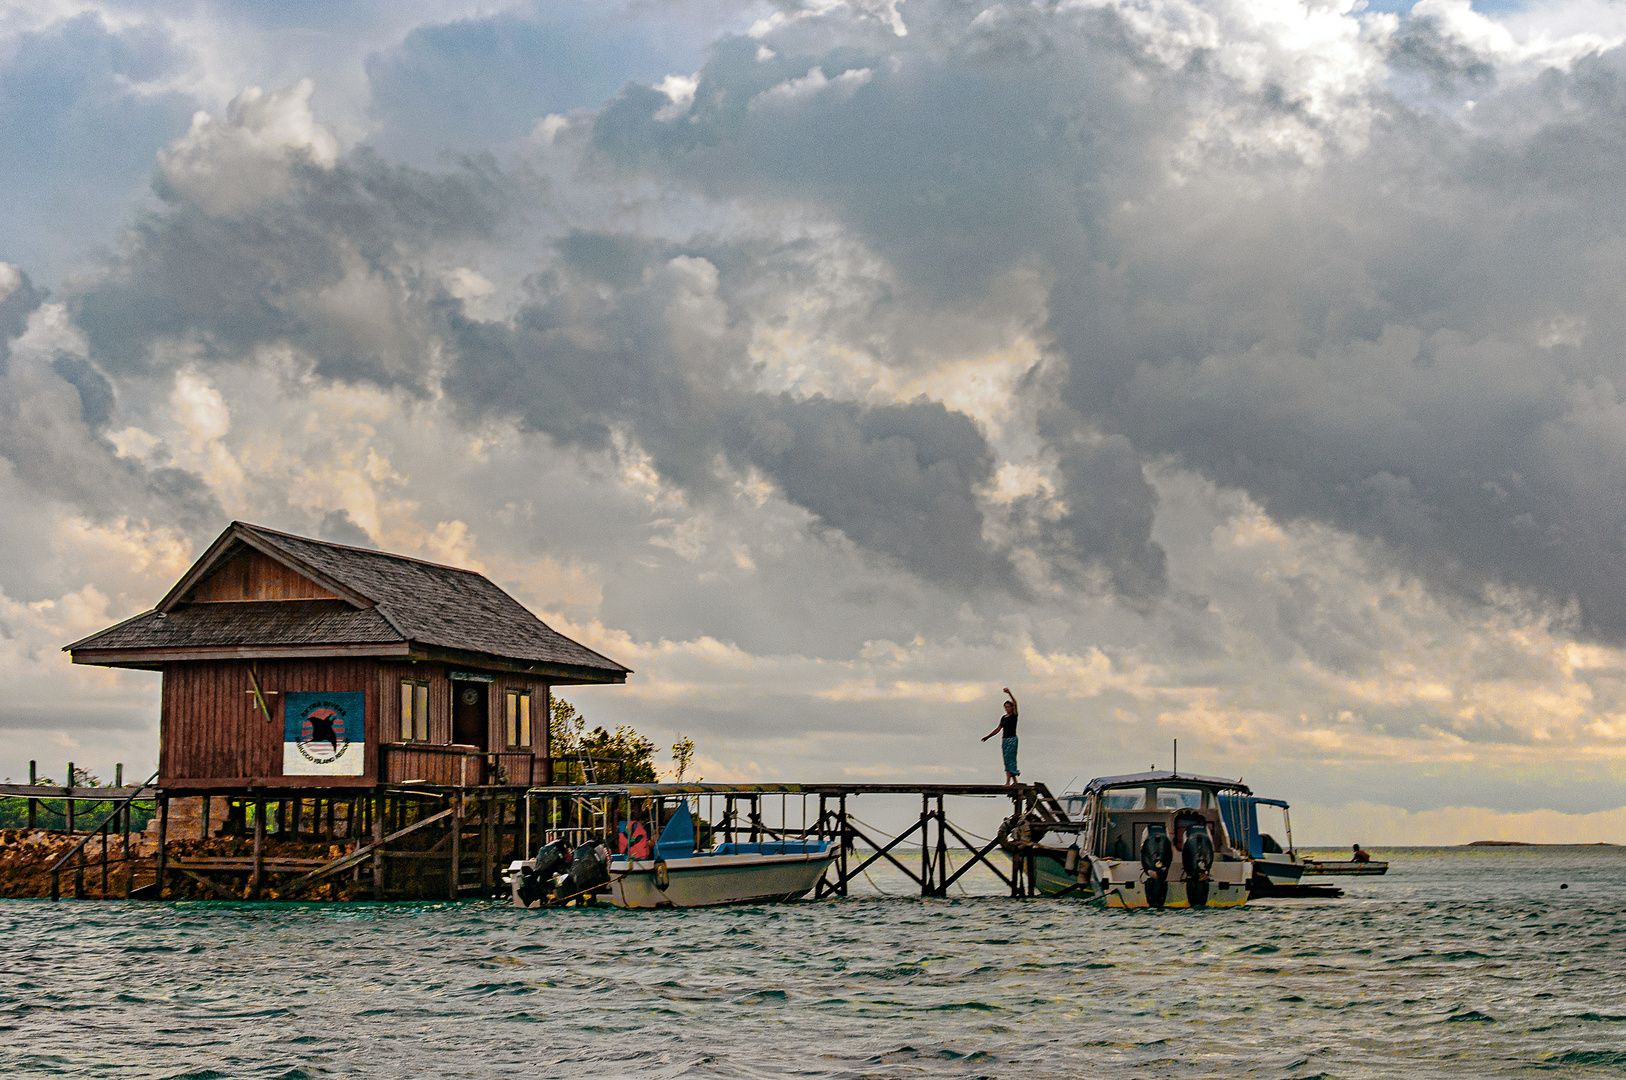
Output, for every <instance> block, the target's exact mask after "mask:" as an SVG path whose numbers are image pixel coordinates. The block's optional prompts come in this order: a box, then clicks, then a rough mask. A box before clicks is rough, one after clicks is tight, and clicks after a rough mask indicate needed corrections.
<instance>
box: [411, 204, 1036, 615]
mask: <svg viewBox="0 0 1626 1080" xmlns="http://www.w3.org/2000/svg"><path fill="white" fill-rule="evenodd" d="M560 247H561V250H562V252H563V254H564V255H565V257H566V263H567V264H566V265H565V266H564V267H562V268H561V269H560V270H558V271H557V272H555V273H553V274H550V275H548V276H547V277H546V278H545V279H543V280H541V281H539V282H538V283H537V289H538V291H539V294H540V295H539V296H538V298H537V299H536V300H535V301H533V302H532V303H529V304H527V305H525V306H524V307H523V308H522V309H521V310H520V311H519V312H518V314H517V315H516V317H515V318H514V320H513V321H512V322H511V323H508V324H498V323H486V322H478V321H475V320H472V319H469V318H468V317H467V316H466V315H465V314H464V313H463V311H462V308H461V305H459V304H456V303H453V302H450V301H446V302H443V304H442V307H441V313H442V328H443V329H442V334H443V337H444V339H445V340H446V341H447V342H448V344H449V345H450V346H451V347H452V349H453V350H454V352H455V356H456V362H455V364H454V366H453V368H452V370H451V372H450V374H449V376H448V378H447V380H446V389H447V391H448V393H449V394H451V395H452V396H453V397H454V399H456V400H458V401H460V402H462V403H463V405H464V407H465V408H468V409H471V410H473V411H475V412H477V413H487V412H495V413H499V414H507V415H510V416H514V417H515V418H517V419H518V420H520V422H521V423H523V424H524V425H525V426H527V427H530V428H532V429H534V430H538V431H544V432H547V433H548V434H549V435H552V436H553V437H554V438H556V439H558V440H560V441H563V442H567V443H575V444H579V445H582V446H584V447H588V448H602V447H604V446H606V445H608V444H609V442H610V439H611V436H612V433H613V432H614V431H616V430H617V429H618V428H621V427H627V428H630V429H631V431H632V432H633V433H634V434H635V435H636V436H637V439H638V442H639V445H640V446H641V447H642V448H643V449H644V450H646V451H647V452H648V453H649V454H650V455H651V456H652V458H653V459H654V464H655V466H656V468H657V469H659V471H660V472H661V474H662V475H663V476H664V477H665V478H667V479H668V480H669V481H671V482H673V483H675V484H678V485H680V486H682V487H683V488H685V489H687V490H689V491H690V492H691V493H693V494H696V495H699V496H702V497H704V496H705V495H707V494H708V493H715V492H719V491H722V490H725V489H724V488H723V487H722V480H721V479H720V478H719V476H718V475H717V469H716V465H717V462H718V461H719V459H722V460H726V461H727V462H729V463H730V464H731V465H732V466H733V467H734V469H736V470H740V471H744V470H747V469H750V468H755V469H758V470H760V471H761V472H762V473H763V474H765V475H766V476H768V477H769V478H771V479H772V480H773V481H774V482H775V483H776V484H777V485H778V486H779V488H780V489H781V490H782V491H783V493H784V494H785V496H786V498H788V499H789V500H790V501H791V502H792V503H794V504H796V505H798V506H801V507H803V508H805V509H807V510H809V511H811V512H812V513H813V514H814V515H815V517H816V518H817V520H818V521H819V522H820V523H821V524H822V525H824V526H827V527H831V528H835V529H839V530H840V531H841V532H842V533H843V534H844V535H846V536H847V537H848V538H849V539H850V540H851V541H853V542H854V543H855V544H857V545H859V546H860V547H862V548H865V549H868V550H870V551H875V552H879V553H881V554H884V555H887V556H890V557H892V558H894V559H896V560H898V561H899V562H900V563H902V564H903V565H904V566H907V567H908V568H909V569H911V570H913V571H915V572H916V573H919V574H921V575H922V576H924V577H926V578H928V579H930V580H934V581H937V582H939V583H944V584H951V585H954V586H956V587H962V588H973V587H977V586H980V585H983V584H993V585H996V586H1002V587H1007V588H1016V587H1017V583H1016V579H1015V577H1014V575H1013V574H1012V572H1011V569H1010V566H1009V563H1008V562H1007V561H1006V559H1005V558H1004V557H1003V556H1002V555H1000V554H998V553H996V552H994V551H993V550H991V548H990V547H989V545H987V544H986V543H985V542H984V541H983V538H982V530H983V517H982V512H981V511H980V510H979V508H978V506H977V498H976V489H977V488H979V487H980V486H981V485H983V484H986V483H987V482H988V481H989V480H990V479H991V477H992V472H993V465H994V460H993V454H992V452H991V451H990V449H989V447H988V444H987V442H986V440H985V439H984V438H983V436H982V434H981V433H980V432H979V431H978V430H977V428H976V425H975V424H974V423H973V422H972V421H971V420H970V419H969V418H968V417H966V416H965V415H964V414H962V413H958V412H954V411H951V410H949V409H946V408H944V407H943V406H942V405H940V404H938V403H936V402H929V401H925V400H919V401H915V402H911V403H907V404H902V405H863V404H859V403H855V402H847V401H834V400H830V399H828V398H825V397H822V396H813V397H809V398H798V397H795V396H792V395H790V394H766V393H760V392H755V391H753V390H751V389H750V388H749V385H748V383H749V374H750V362H749V359H748V356H747V354H746V350H745V346H746V343H747V339H746V337H745V334H744V331H743V330H742V328H741V326H740V324H739V320H737V319H736V318H735V316H734V314H733V313H731V312H730V311H729V310H728V307H727V304H726V301H725V300H723V299H722V298H721V295H722V294H726V293H727V292H728V291H730V290H729V288H728V286H727V283H726V282H719V280H718V271H717V265H716V264H715V263H713V262H712V261H710V260H709V259H701V258H699V257H697V256H695V255H679V256H674V257H671V258H670V259H666V258H665V256H666V254H667V252H665V251H662V250H661V249H660V248H658V247H657V246H655V245H651V244H647V243H641V242H637V241H635V240H631V239H629V238H622V237H606V236H587V235H583V234H574V235H572V236H570V237H568V238H566V239H565V240H564V241H563V242H562V243H561V245H560ZM718 262H720V263H722V264H724V265H725V266H726V265H727V264H728V263H729V262H730V259H729V258H728V257H727V253H726V252H724V253H723V254H722V255H720V256H719V258H718ZM578 269H579V270H580V271H581V273H580V274H579V275H578V274H577V273H576V271H577V270H578ZM749 269H750V265H749V264H746V265H744V266H742V270H745V271H748V270H749ZM608 282H616V283H619V284H622V285H626V286H629V287H627V288H625V289H622V290H613V291H612V290H607V289H606V288H605V287H604V286H605V285H606V284H607V283H608ZM634 282H636V283H637V284H635V285H634V284H632V283H634Z"/></svg>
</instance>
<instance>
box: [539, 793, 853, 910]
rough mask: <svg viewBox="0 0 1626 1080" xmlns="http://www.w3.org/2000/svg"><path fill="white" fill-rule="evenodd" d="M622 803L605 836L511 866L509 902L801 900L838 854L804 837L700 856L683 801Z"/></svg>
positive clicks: (730, 846) (646, 904) (650, 904)
mask: <svg viewBox="0 0 1626 1080" xmlns="http://www.w3.org/2000/svg"><path fill="white" fill-rule="evenodd" d="M643 790H645V791H647V790H648V789H647V788H646V789H643ZM623 798H624V800H625V801H626V802H628V803H635V805H636V806H637V807H638V808H639V813H638V814H636V815H635V816H634V817H633V818H631V819H628V820H622V821H620V822H618V823H616V825H615V828H614V830H613V834H604V835H595V836H594V837H593V838H590V839H588V841H587V842H586V843H583V844H580V845H579V846H577V847H576V848H574V849H572V848H571V847H570V846H569V844H568V843H566V841H564V840H563V839H556V840H554V841H552V842H551V843H548V844H545V845H543V846H542V848H541V849H540V850H539V851H538V852H537V855H536V858H534V859H527V860H524V861H520V862H515V863H513V864H512V865H511V866H510V867H509V873H508V878H507V880H508V882H509V884H510V887H511V888H512V890H513V898H514V902H515V903H516V904H518V905H519V906H521V907H541V906H555V905H560V904H567V903H571V902H573V901H574V902H577V903H593V902H597V901H600V900H607V901H608V902H610V903H612V904H615V905H616V906H618V907H624V908H661V907H685V908H686V907H712V906H715V905H720V904H750V903H776V902H779V901H784V900H795V899H798V898H800V897H802V896H805V895H807V893H809V892H810V891H812V890H813V888H814V886H816V885H817V884H818V882H819V879H820V878H822V877H823V876H824V872H825V870H826V869H827V868H828V867H829V866H830V864H831V862H833V861H834V860H835V859H836V857H837V856H838V855H839V854H840V851H839V850H838V849H837V848H836V846H835V845H833V844H831V843H830V842H829V841H827V840H819V839H814V838H807V837H782V838H779V839H771V840H763V841H760V842H749V843H747V842H739V841H733V840H727V841H724V842H722V843H718V844H715V845H713V846H711V847H709V848H706V849H704V850H701V849H698V848H697V846H696V842H695V841H696V837H695V819H694V815H693V814H692V812H691V811H690V810H689V803H688V799H687V798H686V797H683V796H675V797H674V796H661V795H654V796H641V797H637V798H636V799H631V798H625V797H623ZM656 834H658V837H659V838H658V839H657V840H656V841H655V842H654V843H653V844H651V843H650V842H649V839H648V838H649V837H650V836H651V835H656ZM612 845H613V847H614V850H612Z"/></svg>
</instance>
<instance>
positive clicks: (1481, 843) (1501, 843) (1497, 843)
mask: <svg viewBox="0 0 1626 1080" xmlns="http://www.w3.org/2000/svg"><path fill="white" fill-rule="evenodd" d="M1462 846H1463V847H1615V846H1616V845H1614V844H1610V843H1606V842H1605V841H1603V840H1596V841H1593V842H1592V843H1590V844H1532V843H1530V842H1529V841H1527V840H1472V841H1470V842H1468V843H1466V844H1463V845H1462Z"/></svg>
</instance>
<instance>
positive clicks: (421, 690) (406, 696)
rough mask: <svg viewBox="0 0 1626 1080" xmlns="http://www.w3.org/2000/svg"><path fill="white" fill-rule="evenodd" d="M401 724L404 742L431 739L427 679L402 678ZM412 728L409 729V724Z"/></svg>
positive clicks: (421, 741) (419, 741)
mask: <svg viewBox="0 0 1626 1080" xmlns="http://www.w3.org/2000/svg"><path fill="white" fill-rule="evenodd" d="M400 715H401V726H400V729H399V732H398V734H399V735H400V736H401V741H402V742H404V743H426V742H428V741H429V683H428V681H427V680H425V679H402V680H401V714H400ZM409 724H410V725H411V730H408V725H409Z"/></svg>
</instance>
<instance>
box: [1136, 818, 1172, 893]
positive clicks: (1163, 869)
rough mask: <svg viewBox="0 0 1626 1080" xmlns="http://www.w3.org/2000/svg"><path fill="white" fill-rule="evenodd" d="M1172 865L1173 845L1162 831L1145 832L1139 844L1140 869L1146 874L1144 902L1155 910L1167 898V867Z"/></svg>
mask: <svg viewBox="0 0 1626 1080" xmlns="http://www.w3.org/2000/svg"><path fill="white" fill-rule="evenodd" d="M1173 865H1174V845H1173V844H1172V843H1170V842H1169V834H1168V833H1166V832H1164V831H1163V830H1162V829H1148V830H1146V839H1144V840H1142V841H1141V842H1140V867H1141V869H1142V870H1144V871H1145V872H1146V902H1147V903H1148V904H1150V905H1152V906H1153V907H1155V908H1160V907H1162V906H1163V903H1164V901H1166V900H1167V899H1168V898H1169V867H1171V866H1173Z"/></svg>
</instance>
